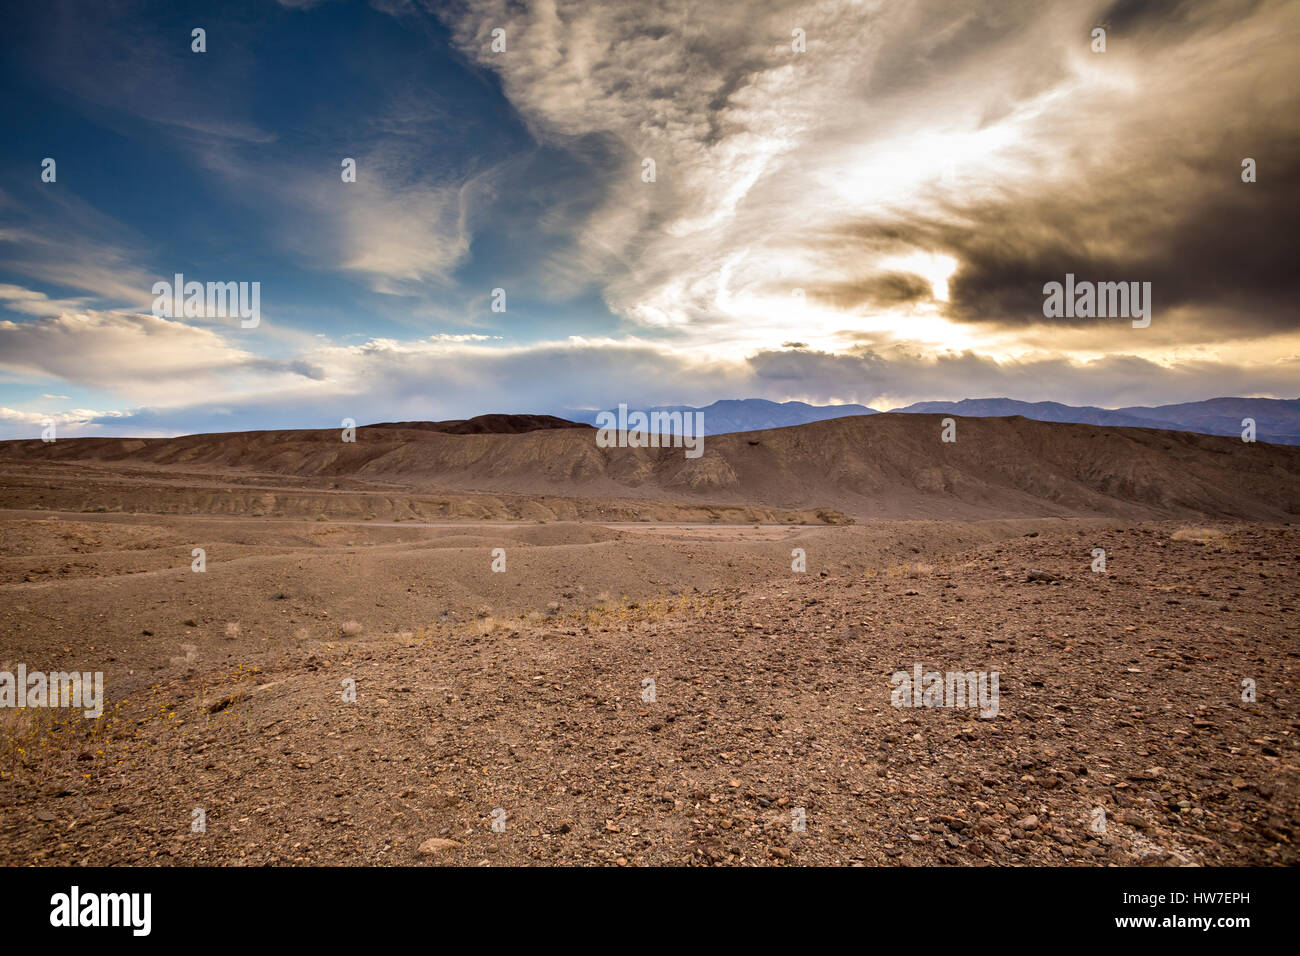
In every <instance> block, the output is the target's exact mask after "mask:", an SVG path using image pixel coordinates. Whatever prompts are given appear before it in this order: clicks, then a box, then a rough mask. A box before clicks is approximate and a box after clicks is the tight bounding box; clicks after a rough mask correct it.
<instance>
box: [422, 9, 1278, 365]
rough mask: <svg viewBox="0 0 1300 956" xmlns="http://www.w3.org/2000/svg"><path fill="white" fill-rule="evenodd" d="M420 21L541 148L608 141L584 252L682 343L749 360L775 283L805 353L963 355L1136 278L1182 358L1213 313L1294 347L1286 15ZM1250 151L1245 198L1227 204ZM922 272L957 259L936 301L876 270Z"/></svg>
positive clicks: (637, 310)
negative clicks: (509, 107)
mask: <svg viewBox="0 0 1300 956" xmlns="http://www.w3.org/2000/svg"><path fill="white" fill-rule="evenodd" d="M439 9H441V8H439ZM444 16H445V17H446V18H447V19H448V21H449V23H450V24H451V26H452V29H453V33H454V36H455V37H456V40H457V42H458V44H459V45H460V46H461V48H462V49H463V50H464V51H465V52H466V53H467V55H469V56H470V57H471V58H473V59H474V60H475V62H477V63H479V64H480V65H481V66H482V67H484V68H486V69H489V70H491V71H493V72H495V73H497V74H499V75H500V77H501V80H502V84H503V88H504V90H505V93H506V95H507V96H508V97H509V98H510V99H511V101H512V102H513V103H514V104H515V106H516V108H517V109H518V110H519V111H520V113H521V115H522V117H523V118H524V121H525V122H526V123H527V124H528V125H529V127H530V129H531V130H532V131H533V133H534V135H535V136H537V137H538V138H539V139H540V140H542V141H543V142H549V143H556V144H561V145H563V144H566V143H572V142H573V141H575V140H578V139H581V138H583V137H604V138H606V139H607V140H609V141H612V142H614V143H616V144H617V149H616V151H615V155H616V156H617V161H615V162H613V163H611V165H610V166H609V167H608V168H607V169H606V171H605V178H604V182H603V186H604V188H605V190H606V193H605V196H604V199H603V201H602V203H601V204H600V205H599V207H598V208H597V209H595V210H594V211H593V212H592V213H591V214H590V215H589V216H588V217H587V218H586V219H585V220H583V221H581V222H580V223H577V224H576V225H575V231H576V233H577V238H578V242H579V243H580V245H581V246H582V248H583V249H584V255H585V257H586V261H587V262H589V263H590V264H591V265H592V267H593V268H596V269H598V270H599V271H600V272H601V273H602V275H603V276H604V280H603V286H604V295H605V300H606V302H607V303H608V305H609V306H610V308H611V309H613V310H614V311H615V313H616V314H618V315H621V316H623V317H624V318H626V319H628V320H630V321H632V322H634V323H635V324H637V325H639V326H642V327H643V328H648V329H660V330H666V331H669V332H672V333H673V334H674V335H675V336H676V340H677V341H678V342H679V343H680V344H683V345H685V344H691V343H694V344H695V345H697V346H700V347H729V348H731V349H732V351H733V353H735V352H737V351H744V350H747V349H750V348H753V347H755V346H756V345H757V344H758V343H759V342H761V341H762V339H763V338H764V337H767V336H769V335H771V334H775V333H777V330H779V329H780V328H781V326H782V324H783V323H784V324H788V323H789V322H790V310H789V309H788V308H787V307H786V306H787V304H788V302H789V296H790V293H791V290H792V289H795V288H802V289H804V290H806V292H807V295H808V303H809V306H810V308H809V309H808V310H806V311H805V312H804V313H803V315H802V316H801V318H800V323H801V328H800V335H801V337H809V336H811V337H812V339H813V340H814V341H815V342H817V343H818V344H820V345H822V346H831V345H832V344H833V339H832V338H831V336H832V333H833V332H834V331H837V330H843V329H845V328H852V327H853V325H854V324H855V323H856V324H857V325H858V326H859V327H861V328H874V329H885V330H890V331H893V332H895V333H899V334H907V332H908V331H909V330H914V328H915V326H916V324H917V322H918V321H923V322H927V323H928V324H929V326H930V328H931V329H932V330H933V332H934V334H935V339H936V340H941V339H943V338H944V337H945V336H951V337H953V338H954V340H955V341H958V342H962V341H969V339H964V338H963V336H966V335H967V334H968V333H965V332H962V331H961V329H960V328H958V327H959V326H961V325H967V324H971V323H978V324H984V325H987V326H992V327H1000V328H1006V329H1012V330H1014V329H1017V328H1027V327H1033V326H1044V325H1046V324H1048V320H1046V319H1044V317H1043V315H1042V286H1043V284H1044V283H1045V282H1047V281H1051V280H1053V279H1060V278H1061V277H1063V276H1064V274H1065V273H1066V272H1074V273H1075V274H1076V275H1079V276H1080V277H1087V278H1092V279H1094V280H1103V281H1104V280H1119V279H1130V280H1138V281H1151V282H1152V283H1153V286H1154V297H1155V303H1156V308H1157V310H1161V311H1159V312H1157V321H1164V320H1168V319H1170V318H1171V317H1173V316H1177V321H1179V322H1181V323H1185V327H1184V330H1183V341H1184V342H1186V341H1188V340H1195V341H1204V342H1213V341H1216V340H1217V339H1219V338H1223V337H1231V336H1232V335H1235V334H1238V332H1237V331H1235V330H1232V329H1225V328H1224V327H1223V326H1222V325H1221V324H1219V323H1215V322H1207V321H1204V319H1203V317H1202V316H1200V315H1199V314H1198V313H1200V312H1202V311H1203V310H1207V309H1211V308H1216V307H1221V306H1223V305H1225V304H1231V305H1232V306H1234V307H1235V308H1236V309H1237V310H1238V313H1239V321H1240V322H1241V323H1243V324H1245V325H1246V326H1247V327H1248V328H1251V329H1256V330H1260V331H1264V332H1276V331H1283V330H1295V329H1296V328H1297V325H1300V323H1298V322H1297V319H1296V314H1295V311H1294V309H1293V308H1292V307H1291V303H1292V302H1293V301H1294V299H1295V296H1296V293H1297V292H1300V279H1298V278H1297V273H1296V270H1295V269H1294V268H1293V263H1294V260H1295V255H1296V252H1297V249H1296V243H1295V241H1294V221H1295V217H1296V213H1297V211H1300V210H1298V209H1297V206H1298V205H1300V203H1297V199H1300V140H1298V139H1297V135H1296V133H1295V123H1294V117H1293V115H1292V114H1293V111H1294V110H1293V107H1294V103H1295V101H1296V100H1297V98H1300V75H1298V74H1296V72H1295V71H1294V69H1293V68H1292V67H1291V65H1290V62H1291V53H1290V51H1289V49H1288V48H1289V42H1288V40H1287V39H1286V38H1287V37H1288V36H1290V35H1292V34H1293V32H1294V30H1295V28H1296V27H1297V26H1298V25H1300V14H1298V13H1297V8H1296V7H1295V5H1294V4H1288V3H1284V2H1260V3H1234V2H1230V0H1225V2H1222V3H1219V4H1216V5H1206V4H1203V3H1197V4H1179V3H1172V2H1171V3H1160V4H1142V3H1119V4H1113V5H1111V6H1109V7H1108V6H1106V5H1104V4H1100V3H1093V4H1078V3H1065V2H1056V3H1018V4H1006V3H1004V2H1001V0H999V2H992V0H990V2H985V3H976V4H973V5H972V4H962V5H960V6H958V7H954V6H953V5H951V4H947V3H941V2H935V3H906V4H890V5H884V4H875V3H860V2H848V0H844V2H826V3H821V4H818V5H816V6H814V7H809V6H808V5H806V4H801V3H793V2H791V3H786V2H765V3H747V4H712V5H705V6H701V5H698V4H692V3H687V2H685V0H682V2H678V3H667V4H653V5H628V4H613V3H590V2H587V0H581V2H580V0H556V2H553V3H546V4H540V5H536V6H528V7H525V6H523V5H518V4H513V3H510V2H508V0H467V2H463V3H460V4H457V5H454V6H453V7H451V8H450V9H449V12H445V13H444ZM1098 22H1108V23H1109V24H1110V37H1109V45H1108V49H1107V52H1105V53H1104V54H1095V53H1093V52H1092V51H1091V49H1090V46H1089V42H1090V38H1089V31H1090V29H1091V27H1092V26H1093V25H1094V24H1095V23H1098ZM796 27H797V28H800V29H803V30H804V31H805V32H806V36H807V50H806V52H805V53H796V52H794V51H793V50H792V48H791V33H792V30H793V29H794V28H796ZM496 28H502V29H504V30H505V33H506V37H507V50H506V51H505V52H493V51H492V50H491V48H490V40H491V31H492V30H493V29H496ZM1243 104H1249V106H1248V108H1244V107H1243ZM1246 155H1251V156H1253V157H1255V158H1256V159H1257V160H1258V161H1259V162H1260V163H1261V164H1262V166H1261V168H1266V169H1267V170H1268V177H1267V178H1265V177H1263V176H1262V175H1261V179H1260V182H1258V183H1255V184H1244V183H1242V182H1241V180H1240V164H1241V160H1242V158H1243V157H1244V156H1246ZM647 158H648V159H653V160H654V161H655V169H656V181H655V182H653V183H646V182H643V181H642V180H641V176H640V173H641V170H642V160H643V159H647ZM918 255H920V256H935V255H944V256H949V257H951V258H952V260H953V263H954V266H955V268H954V271H953V274H952V276H951V279H950V283H949V288H948V289H947V290H945V291H947V292H949V294H948V295H946V296H941V295H938V294H936V291H935V287H934V285H933V283H932V282H931V281H930V278H929V277H927V276H924V275H917V274H912V273H908V272H906V271H904V270H899V269H898V268H897V266H896V262H897V260H899V259H908V258H911V257H915V256H918ZM1097 341H1101V340H1100V339H1098V340H1097Z"/></svg>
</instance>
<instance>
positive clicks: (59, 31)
mask: <svg viewBox="0 0 1300 956" xmlns="http://www.w3.org/2000/svg"><path fill="white" fill-rule="evenodd" d="M1096 24H1104V25H1106V29H1107V30H1108V31H1109V32H1110V36H1109V47H1108V49H1107V50H1106V51H1105V52H1104V53H1098V52H1096V51H1095V50H1093V49H1090V45H1089V44H1090V41H1089V36H1090V30H1091V29H1092V28H1093V27H1094V26H1095V25H1096ZM195 27H201V28H203V29H204V30H205V31H206V51H205V52H202V53H198V52H194V51H193V50H192V49H191V31H192V30H193V29H194V28H195ZM1296 29H1297V14H1296V12H1295V7H1294V5H1288V4H1281V3H1260V4H1253V5H1240V4H1235V3H1228V2H1224V3H1219V4H1199V5H1196V7H1195V9H1194V12H1193V8H1192V7H1189V6H1185V5H1182V4H1179V3H1174V2H1166V3H1135V2H1122V3H1118V4H1094V5H1089V4H1077V3H1059V4H1053V3H1047V4H1044V3H1035V4H1023V5H1022V4H1015V3H1012V4H1007V3H992V2H990V3H988V4H987V5H986V4H978V3H977V4H973V5H970V6H967V7H963V8H962V9H961V10H957V9H954V8H953V5H951V4H943V3H919V2H904V3H888V4H883V3H880V4H878V3H862V2H853V0H843V2H828V3H825V4H820V5H818V6H816V7H815V8H810V7H808V6H806V5H801V4H785V3H779V2H763V3H757V2H756V3H751V4H729V3H721V2H720V3H717V4H706V5H699V4H690V3H665V4H660V5H653V6H640V5H629V4H625V3H609V4H607V3H600V2H584V3H568V2H564V0H557V2H551V3H539V4H513V3H506V2H498V0H465V2H457V3H440V4H424V3H419V2H415V0H383V2H379V0H376V2H374V3H364V2H348V0H320V2H315V3H311V2H293V3H285V2H277V0H247V2H230V3H222V4H187V3H174V2H168V3H161V2H111V0H110V2H103V3H90V2H78V3H71V2H59V0H54V2H44V3H24V2H20V3H18V4H16V5H13V11H12V13H11V14H10V15H9V17H8V18H7V22H6V31H5V33H4V35H3V37H0V46H2V47H3V57H0V105H2V106H3V114H4V116H5V123H6V136H5V137H4V138H3V140H2V141H0V437H32V436H34V435H37V434H39V431H40V423H41V422H42V421H43V420H44V419H45V418H47V417H52V418H54V419H55V420H56V421H58V422H59V423H60V426H61V428H62V432H61V433H62V434H175V433H182V432H195V431H206V430H236V429H245V428H267V427H315V426H332V425H334V424H336V423H337V421H338V420H339V419H340V418H342V417H352V418H355V419H357V420H358V421H361V422H366V421H380V420H393V419H420V418H423V419H440V418H451V417H463V416H468V415H472V414H476V413H481V412H492V411H506V412H557V411H563V410H564V409H568V408H601V407H611V406H613V405H617V404H618V403H620V402H628V403H630V404H633V405H635V404H651V403H654V404H671V403H696V404H705V403H708V402H711V401H713V400H716V399H719V398H735V397H765V398H770V399H774V400H786V399H800V400H805V401H813V402H822V403H825V402H862V403H864V404H870V405H874V406H876V407H880V408H888V407H895V406H898V405H902V404H906V403H908V402H911V401H918V400H926V399H959V398H964V397H980V396H985V395H1007V396H1010V397H1013V398H1020V399H1025V400H1044V399H1051V400H1057V401H1066V402H1075V403H1087V404H1097V405H1103V406H1108V405H1109V406H1117V405H1125V404H1139V403H1159V402H1164V401H1184V400H1194V399H1199V398H1208V397H1213V396H1215V395H1219V394H1228V393H1232V394H1256V395H1271V396H1274V397H1292V396H1294V395H1295V394H1296V393H1297V392H1300V388H1298V387H1297V382H1300V362H1298V361H1297V355H1298V354H1300V349H1298V348H1297V344H1298V342H1300V338H1298V336H1297V329H1296V319H1295V314H1294V308H1293V303H1294V301H1295V298H1294V296H1295V292H1296V291H1297V290H1296V288H1295V280H1294V276H1293V272H1294V268H1293V264H1294V260H1295V252H1296V250H1295V247H1294V238H1293V237H1291V236H1290V234H1291V232H1293V229H1291V230H1288V229H1286V228H1284V227H1285V226H1286V224H1287V223H1290V224H1291V225H1292V226H1293V221H1294V212H1295V209H1296V201H1295V200H1296V194H1297V188H1296V187H1297V176H1296V170H1297V147H1296V142H1297V137H1296V125H1295V111H1294V103H1295V102H1296V95H1297V81H1296V78H1295V71H1294V70H1293V69H1290V68H1289V67H1288V66H1287V64H1288V62H1289V59H1288V58H1289V52H1288V51H1289V47H1288V42H1290V41H1288V40H1287V37H1290V38H1291V41H1293V40H1294V37H1295V35H1296ZM494 30H501V31H503V35H504V37H505V45H506V48H505V49H504V50H496V49H493V45H492V38H493V32H492V31H494ZM799 34H802V35H803V39H802V41H800V39H799ZM792 37H793V38H794V39H793V40H792ZM800 42H802V44H803V47H802V49H799V48H798V46H799V44H800ZM1247 50H1248V51H1249V56H1246V55H1245V51H1247ZM1243 103H1247V104H1249V106H1248V108H1245V109H1243V107H1242V104H1243ZM1243 156H1257V157H1258V161H1259V164H1260V168H1261V176H1260V180H1259V181H1258V182H1257V183H1254V184H1251V185H1246V184H1243V183H1242V182H1241V181H1240V176H1239V169H1238V166H1239V163H1240V158H1241V157H1243ZM46 157H50V158H53V159H54V160H55V162H56V164H57V167H56V169H57V175H56V179H55V181H54V182H43V181H42V179H41V163H42V160H43V159H44V158H46ZM345 157H351V158H354V159H355V160H356V162H357V179H356V182H353V183H345V182H343V181H342V178H341V176H340V164H341V162H342V160H343V159H344V158H345ZM647 160H652V161H653V163H654V165H655V177H654V179H653V181H647V179H646V176H645V168H646V161H647ZM1243 236H1244V237H1247V238H1246V244H1247V245H1250V243H1252V242H1253V243H1255V244H1256V248H1255V249H1254V250H1250V249H1246V250H1243V249H1242V248H1241V247H1242V244H1243V243H1242V237H1243ZM1066 271H1073V272H1075V273H1077V274H1079V275H1080V276H1087V277H1092V278H1095V279H1099V280H1111V279H1122V280H1143V281H1151V282H1152V283H1153V286H1154V289H1155V293H1154V301H1155V321H1153V323H1152V327H1151V328H1150V329H1146V330H1142V331H1143V332H1144V333H1145V334H1143V335H1138V334H1136V330H1133V329H1131V328H1129V326H1128V323H1125V322H1116V321H1110V322H1105V321H1071V322H1069V324H1065V325H1062V324H1060V323H1059V322H1052V321H1049V320H1047V319H1045V318H1044V317H1043V316H1042V314H1041V309H1040V303H1041V287H1042V284H1043V283H1044V282H1047V281H1051V280H1059V279H1061V278H1062V276H1063V274H1064V273H1065V272H1066ZM175 273H182V274H184V276H185V277H186V279H187V280H197V281H200V282H208V281H218V282H230V281H235V282H258V283H260V289H261V300H260V301H261V321H260V323H259V324H258V325H257V327H255V328H242V327H241V326H240V324H239V322H238V320H237V319H233V320H232V319H230V318H226V317H221V316H215V315H214V316H198V317H191V318H184V317H170V316H159V315H153V314H151V306H152V302H153V295H152V293H151V288H152V285H153V283H154V282H156V281H158V280H160V279H170V278H171V276H172V275H174V274H175ZM494 289H503V290H504V292H505V301H506V308H505V311H504V312H495V311H493V310H492V308H491V304H492V297H493V290H494Z"/></svg>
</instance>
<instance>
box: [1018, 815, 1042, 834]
mask: <svg viewBox="0 0 1300 956" xmlns="http://www.w3.org/2000/svg"><path fill="white" fill-rule="evenodd" d="M1016 826H1017V827H1019V828H1020V829H1022V830H1036V829H1038V817H1037V816H1036V815H1035V814H1032V813H1031V814H1030V815H1029V816H1027V817H1025V818H1024V819H1023V820H1019V821H1017V822H1016Z"/></svg>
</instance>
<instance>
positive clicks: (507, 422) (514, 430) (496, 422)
mask: <svg viewBox="0 0 1300 956" xmlns="http://www.w3.org/2000/svg"><path fill="white" fill-rule="evenodd" d="M366 427H367V428H401V429H406V430H408V431H409V430H416V431H430V432H442V433H443V434H446V435H519V434H522V433H523V432H535V431H541V430H543V429H547V428H591V426H590V425H584V424H582V423H581V422H571V421H569V420H568V419H567V418H556V417H555V416H554V415H475V416H474V417H473V418H454V419H450V420H448V421H445V422H377V423H376V424H374V425H367V426H366Z"/></svg>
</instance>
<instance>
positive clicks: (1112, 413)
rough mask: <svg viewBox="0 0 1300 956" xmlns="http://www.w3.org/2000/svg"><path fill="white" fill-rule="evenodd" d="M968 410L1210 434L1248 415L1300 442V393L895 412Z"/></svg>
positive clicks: (1261, 436)
mask: <svg viewBox="0 0 1300 956" xmlns="http://www.w3.org/2000/svg"><path fill="white" fill-rule="evenodd" d="M905 413H919V414H929V415H936V414H939V415H964V416H967V417H970V418H1002V417H1006V416H1008V415H1023V416H1024V417H1025V418H1032V419H1034V420H1036V421H1041V422H1076V423H1080V424H1085V425H1104V426H1107V427H1135V428H1166V429H1172V430H1174V431H1188V432H1200V433H1201V434H1205V435H1240V434H1241V429H1242V425H1241V421H1242V419H1243V418H1253V419H1254V420H1255V437H1256V439H1257V440H1259V441H1267V442H1274V443H1276V444H1279V445H1300V398H1290V399H1279V398H1211V399H1208V400H1206V401H1203V402H1183V403H1181V404H1177V405H1156V406H1154V407H1147V406H1143V405H1131V406H1129V407H1127V408H1097V407H1096V406H1093V405H1084V406H1075V405H1062V404H1061V403H1059V402H1018V401H1015V400H1014V399H1010V398H965V399H962V400H961V401H960V402H917V403H916V404H915V405H908V406H907V407H906V408H896V409H894V410H893V414H905Z"/></svg>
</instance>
